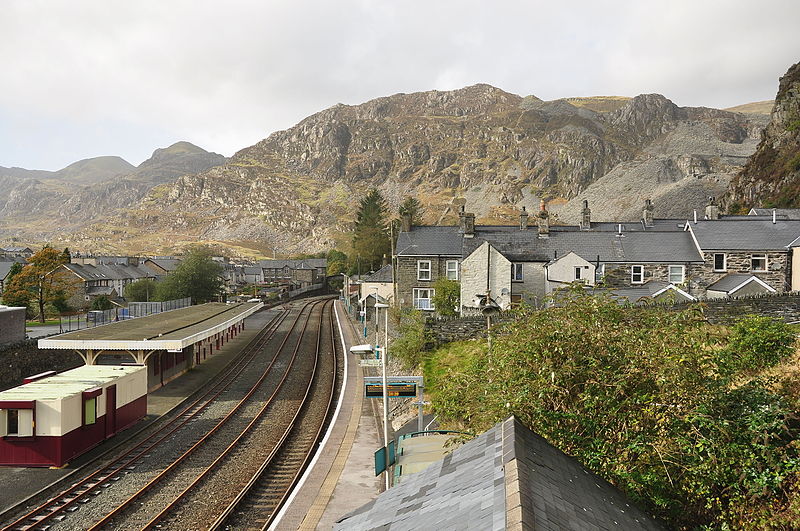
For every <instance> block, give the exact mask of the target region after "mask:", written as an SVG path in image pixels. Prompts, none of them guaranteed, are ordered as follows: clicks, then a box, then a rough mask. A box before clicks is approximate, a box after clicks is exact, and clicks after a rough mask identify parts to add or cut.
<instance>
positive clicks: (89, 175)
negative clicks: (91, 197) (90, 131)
mask: <svg viewBox="0 0 800 531" xmlns="http://www.w3.org/2000/svg"><path fill="white" fill-rule="evenodd" d="M134 170H136V166H134V165H133V164H131V163H129V162H128V161H126V160H125V159H122V158H120V157H94V158H91V159H83V160H79V161H78V162H73V163H72V164H70V165H69V166H67V167H66V168H63V169H61V170H58V171H57V172H54V173H53V178H55V179H61V180H63V181H67V182H70V183H76V184H97V183H101V182H105V181H108V180H110V179H113V178H115V177H119V176H120V175H127V174H129V173H131V172H133V171H134Z"/></svg>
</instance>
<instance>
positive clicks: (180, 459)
mask: <svg viewBox="0 0 800 531" xmlns="http://www.w3.org/2000/svg"><path fill="white" fill-rule="evenodd" d="M318 304H319V301H316V302H312V303H308V304H306V305H305V306H304V307H303V308H302V309H301V311H300V313H299V314H298V315H297V318H296V319H295V321H294V323H292V328H291V330H294V327H295V326H296V325H297V322H298V321H299V320H300V317H301V316H302V314H303V312H304V311H305V310H306V309H307V308H309V307H311V308H310V310H309V312H308V316H307V317H306V320H305V322H304V324H303V329H302V330H301V331H300V334H299V335H298V344H299V343H300V341H301V340H302V337H303V333H304V331H305V327H306V326H307V325H308V321H309V320H310V318H311V313H312V312H313V308H314V307H315V306H316V305H318ZM291 330H290V332H289V333H287V334H286V336H285V337H284V339H283V341H282V342H281V345H280V346H279V347H278V350H277V352H278V353H280V352H281V351H282V350H283V348H284V346H285V345H286V343H287V342H288V340H289V337H290V336H291ZM277 358H278V355H277V354H276V356H275V358H273V360H272V361H271V362H270V364H269V366H268V367H267V368H266V369H265V370H264V372H263V373H262V374H261V376H260V377H259V379H258V381H257V382H256V383H255V384H254V385H253V386H252V388H251V389H250V390H249V391H248V393H247V394H246V395H245V396H244V397H243V398H242V399H241V400H240V401H239V403H238V404H236V406H234V408H233V409H232V410H231V411H230V412H228V414H227V415H225V416H224V417H223V418H222V419H220V421H219V422H218V423H217V424H216V425H215V426H214V427H213V428H212V429H211V430H209V431H208V432H206V434H205V435H203V437H201V438H200V439H199V440H198V441H197V442H196V443H195V444H193V445H192V446H191V447H190V448H189V449H188V450H186V451H185V452H184V453H183V454H181V455H180V456H179V457H178V458H177V459H175V460H173V462H172V463H171V464H169V465H168V466H167V467H166V468H165V469H164V470H162V471H161V472H160V473H159V474H158V475H156V476H155V477H154V478H153V479H151V480H150V481H149V482H148V483H147V484H146V485H145V486H143V487H142V488H141V489H139V490H138V491H137V492H136V493H134V494H133V495H132V496H130V497H129V498H128V499H127V500H126V501H124V502H123V503H122V504H120V505H118V506H117V507H116V508H115V509H114V510H112V511H111V512H109V513H107V514H106V515H105V516H104V517H103V518H102V519H101V520H99V521H98V522H96V523H95V524H93V525H92V526H91V527H89V528H88V529H90V530H96V529H101V528H102V527H103V526H105V525H107V524H109V523H110V522H111V521H112V520H113V519H114V518H116V517H117V516H119V515H120V514H121V513H122V512H123V511H125V510H126V509H128V508H129V507H130V506H131V505H132V504H133V503H134V502H136V501H137V500H139V499H140V498H141V497H142V496H143V495H144V494H146V493H147V492H148V491H149V490H151V489H152V488H153V487H154V486H155V485H156V484H157V483H158V482H160V481H161V480H162V479H164V478H165V477H166V476H167V475H168V474H169V473H170V472H172V471H173V470H175V468H177V467H178V466H179V465H181V464H182V463H183V462H184V461H185V460H186V459H187V458H188V457H189V456H190V455H192V454H193V453H194V452H195V451H196V450H198V449H199V448H200V447H201V446H203V445H204V444H205V443H206V442H207V441H208V440H209V439H210V438H211V436H213V435H214V434H216V433H217V432H218V431H219V430H221V429H222V428H223V427H224V426H225V424H227V423H228V421H229V420H231V418H233V416H234V415H235V414H236V413H237V412H238V411H239V410H240V409H241V408H242V407H244V405H245V404H246V402H247V401H248V400H249V399H250V397H252V395H253V394H255V393H256V391H257V390H258V389H259V387H260V386H261V384H262V383H263V382H264V380H265V379H266V377H267V376H268V375H269V373H270V371H271V370H272V367H273V365H274V364H275V361H276V360H277ZM293 359H294V357H293ZM287 374H288V370H287ZM284 378H285V375H284ZM282 381H283V380H282Z"/></svg>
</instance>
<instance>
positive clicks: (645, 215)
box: [642, 199, 653, 228]
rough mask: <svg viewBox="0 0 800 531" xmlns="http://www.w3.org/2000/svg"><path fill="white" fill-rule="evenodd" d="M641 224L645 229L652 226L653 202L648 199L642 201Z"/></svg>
mask: <svg viewBox="0 0 800 531" xmlns="http://www.w3.org/2000/svg"><path fill="white" fill-rule="evenodd" d="M642 223H644V226H645V228H647V227H652V226H653V202H652V201H651V200H649V199H645V201H644V209H642Z"/></svg>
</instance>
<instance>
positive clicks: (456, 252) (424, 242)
mask: <svg viewBox="0 0 800 531" xmlns="http://www.w3.org/2000/svg"><path fill="white" fill-rule="evenodd" d="M517 230H519V228H517ZM462 239H463V235H462V234H461V230H460V229H459V227H455V226H444V227H441V226H419V227H413V228H412V230H411V232H401V233H400V234H399V235H398V236H397V256H461V240H462Z"/></svg>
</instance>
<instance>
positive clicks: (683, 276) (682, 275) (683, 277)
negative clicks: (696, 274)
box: [667, 265, 686, 284]
mask: <svg viewBox="0 0 800 531" xmlns="http://www.w3.org/2000/svg"><path fill="white" fill-rule="evenodd" d="M673 267H680V268H681V270H680V271H681V273H680V278H681V279H680V280H678V281H675V280H672V268H673ZM685 280H686V266H683V265H669V266H667V281H668V282H669V283H670V284H683V282H684V281H685Z"/></svg>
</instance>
